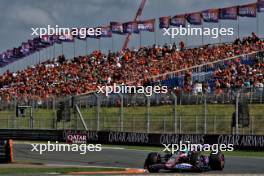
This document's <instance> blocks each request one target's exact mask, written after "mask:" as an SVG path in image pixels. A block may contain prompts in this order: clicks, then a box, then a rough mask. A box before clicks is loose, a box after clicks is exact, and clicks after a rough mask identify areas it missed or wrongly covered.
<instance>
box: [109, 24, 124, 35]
mask: <svg viewBox="0 0 264 176" xmlns="http://www.w3.org/2000/svg"><path fill="white" fill-rule="evenodd" d="M110 28H111V31H112V33H115V34H124V30H123V24H122V23H118V22H110Z"/></svg>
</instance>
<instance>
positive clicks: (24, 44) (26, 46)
mask: <svg viewBox="0 0 264 176" xmlns="http://www.w3.org/2000/svg"><path fill="white" fill-rule="evenodd" d="M20 51H21V53H22V54H23V56H27V55H29V54H30V46H29V43H27V42H22V44H21V50H20Z"/></svg>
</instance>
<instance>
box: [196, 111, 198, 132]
mask: <svg viewBox="0 0 264 176" xmlns="http://www.w3.org/2000/svg"><path fill="white" fill-rule="evenodd" d="M195 133H196V134H198V117H197V115H196V116H195Z"/></svg>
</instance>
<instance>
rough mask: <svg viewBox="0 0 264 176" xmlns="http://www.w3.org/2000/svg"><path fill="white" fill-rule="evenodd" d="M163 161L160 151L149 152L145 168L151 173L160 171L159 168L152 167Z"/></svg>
mask: <svg viewBox="0 0 264 176" xmlns="http://www.w3.org/2000/svg"><path fill="white" fill-rule="evenodd" d="M159 163H161V158H160V154H159V153H154V152H153V153H149V154H148V156H147V159H146V161H145V164H144V168H145V169H147V170H148V171H149V172H150V173H157V172H159V169H158V168H153V167H151V166H152V165H154V164H159Z"/></svg>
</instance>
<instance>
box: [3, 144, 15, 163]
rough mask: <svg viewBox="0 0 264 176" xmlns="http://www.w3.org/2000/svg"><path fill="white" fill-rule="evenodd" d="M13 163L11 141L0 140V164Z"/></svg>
mask: <svg viewBox="0 0 264 176" xmlns="http://www.w3.org/2000/svg"><path fill="white" fill-rule="evenodd" d="M11 162H13V141H12V139H7V140H0V163H11Z"/></svg>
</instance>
